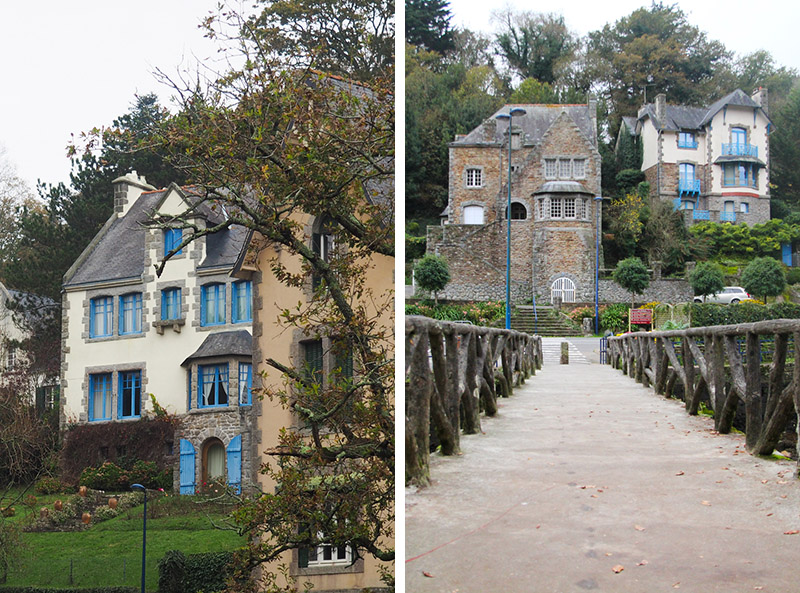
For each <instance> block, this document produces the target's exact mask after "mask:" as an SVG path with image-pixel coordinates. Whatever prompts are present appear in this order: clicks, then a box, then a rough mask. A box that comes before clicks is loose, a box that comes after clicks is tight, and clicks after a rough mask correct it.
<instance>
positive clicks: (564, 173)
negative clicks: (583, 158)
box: [558, 159, 572, 179]
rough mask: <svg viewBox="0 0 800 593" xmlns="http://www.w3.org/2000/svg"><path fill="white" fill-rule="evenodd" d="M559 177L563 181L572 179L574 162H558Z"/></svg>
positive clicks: (566, 160)
mask: <svg viewBox="0 0 800 593" xmlns="http://www.w3.org/2000/svg"><path fill="white" fill-rule="evenodd" d="M558 176H559V177H561V179H566V178H569V177H572V161H570V160H568V159H560V160H559V161H558Z"/></svg>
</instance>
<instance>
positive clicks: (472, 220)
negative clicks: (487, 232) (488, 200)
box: [464, 206, 483, 224]
mask: <svg viewBox="0 0 800 593" xmlns="http://www.w3.org/2000/svg"><path fill="white" fill-rule="evenodd" d="M464 224H483V206H464Z"/></svg>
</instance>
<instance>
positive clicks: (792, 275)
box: [786, 268, 800, 284]
mask: <svg viewBox="0 0 800 593" xmlns="http://www.w3.org/2000/svg"><path fill="white" fill-rule="evenodd" d="M786 284H800V268H787V270H786Z"/></svg>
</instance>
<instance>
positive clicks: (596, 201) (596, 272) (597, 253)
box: [594, 196, 603, 334]
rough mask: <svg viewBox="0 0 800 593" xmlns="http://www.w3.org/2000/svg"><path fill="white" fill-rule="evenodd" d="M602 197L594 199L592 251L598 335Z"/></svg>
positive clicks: (595, 324) (597, 331)
mask: <svg viewBox="0 0 800 593" xmlns="http://www.w3.org/2000/svg"><path fill="white" fill-rule="evenodd" d="M602 201H603V196H595V197H594V209H595V213H596V220H595V222H596V226H597V228H596V229H595V235H596V237H595V249H594V333H596V334H599V333H600V204H601V203H602Z"/></svg>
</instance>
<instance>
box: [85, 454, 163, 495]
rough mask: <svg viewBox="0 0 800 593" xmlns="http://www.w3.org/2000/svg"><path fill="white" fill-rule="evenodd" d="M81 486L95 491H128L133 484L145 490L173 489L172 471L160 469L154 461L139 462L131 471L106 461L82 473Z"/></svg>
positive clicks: (135, 463)
mask: <svg viewBox="0 0 800 593" xmlns="http://www.w3.org/2000/svg"><path fill="white" fill-rule="evenodd" d="M79 483H80V485H81V486H87V487H89V488H92V489H94V490H112V491H113V490H126V491H127V490H128V489H130V485H131V484H141V485H143V486H144V487H145V488H153V489H158V488H163V489H164V490H168V489H171V488H172V470H171V469H164V470H160V469H158V466H157V465H156V464H155V462H153V461H142V460H138V461H136V462H134V464H133V466H132V467H131V468H130V469H125V468H122V467H120V466H118V465H117V464H116V463H112V462H111V461H106V462H105V463H104V464H103V465H101V466H99V467H87V468H85V469H84V470H83V472H82V473H81V477H80V480H79Z"/></svg>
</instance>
